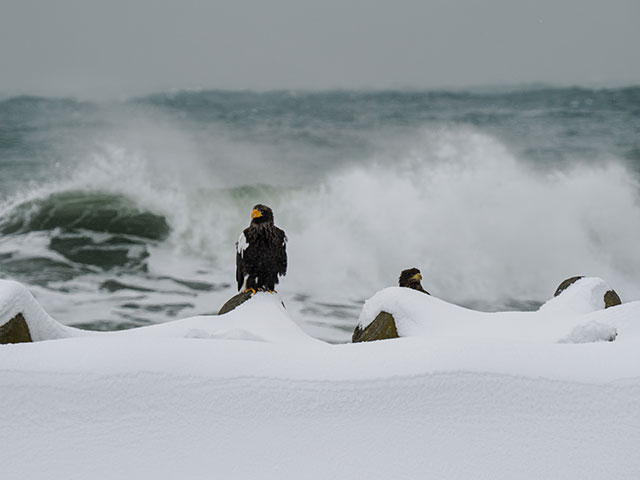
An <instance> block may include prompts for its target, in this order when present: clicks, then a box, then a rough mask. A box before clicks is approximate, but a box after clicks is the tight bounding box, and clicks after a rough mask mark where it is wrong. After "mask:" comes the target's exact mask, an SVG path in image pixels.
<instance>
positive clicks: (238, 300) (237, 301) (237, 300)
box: [218, 292, 253, 315]
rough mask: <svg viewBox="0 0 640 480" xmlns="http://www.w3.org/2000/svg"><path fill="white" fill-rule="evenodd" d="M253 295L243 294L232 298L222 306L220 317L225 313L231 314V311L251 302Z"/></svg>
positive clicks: (249, 293)
mask: <svg viewBox="0 0 640 480" xmlns="http://www.w3.org/2000/svg"><path fill="white" fill-rule="evenodd" d="M252 296H253V294H252V293H251V292H241V293H239V294H237V295H235V296H233V297H231V298H230V299H229V300H227V302H226V303H225V304H224V305H223V306H222V308H221V309H220V311H219V312H218V315H224V314H225V313H229V312H230V311H231V310H233V309H234V308H236V307H237V306H239V305H242V304H243V303H244V302H246V301H247V300H249V299H250V298H251V297H252Z"/></svg>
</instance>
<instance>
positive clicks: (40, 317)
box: [0, 280, 322, 344]
mask: <svg viewBox="0 0 640 480" xmlns="http://www.w3.org/2000/svg"><path fill="white" fill-rule="evenodd" d="M18 313H22V314H23V316H24V317H25V320H26V322H27V325H28V326H29V330H30V332H31V336H32V338H33V341H34V342H37V341H42V340H56V339H61V338H70V337H89V336H101V337H109V338H113V337H124V336H126V337H129V336H132V337H136V338H137V337H141V336H143V337H148V338H161V337H165V338H201V339H227V340H251V341H260V342H275V343H279V342H296V343H307V344H308V343H322V342H320V340H317V339H314V338H312V337H310V336H308V335H307V334H306V333H304V332H303V331H302V330H301V329H300V327H298V326H297V325H296V323H295V322H294V321H293V320H292V319H291V318H290V317H289V315H288V314H287V312H286V309H285V308H284V305H283V303H282V300H281V299H280V296H279V295H277V294H271V293H266V292H261V293H258V294H256V295H255V296H254V297H253V298H252V299H251V301H249V302H245V303H244V304H242V305H241V306H240V307H238V308H236V309H235V310H234V311H232V312H229V313H227V314H225V315H222V316H218V315H201V316H197V317H190V318H185V319H183V320H178V321H175V322H168V323H164V324H159V325H152V326H149V327H142V328H136V329H132V330H122V331H117V332H92V331H87V330H81V329H77V328H73V327H68V326H65V325H62V324H60V323H59V322H57V321H56V320H54V319H53V318H51V317H50V316H49V315H48V314H47V312H45V311H44V309H43V308H42V306H41V305H40V304H39V303H38V302H37V301H36V299H35V298H33V296H32V295H31V293H29V291H28V290H27V289H26V287H24V285H22V284H20V283H18V282H13V281H9V280H0V325H3V324H4V323H6V322H7V321H9V320H11V319H12V318H13V317H15V316H16V315H17V314H18Z"/></svg>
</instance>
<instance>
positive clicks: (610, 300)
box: [553, 275, 622, 308]
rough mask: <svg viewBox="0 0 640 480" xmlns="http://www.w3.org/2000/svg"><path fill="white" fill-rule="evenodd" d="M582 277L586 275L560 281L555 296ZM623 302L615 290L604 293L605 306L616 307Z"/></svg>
mask: <svg viewBox="0 0 640 480" xmlns="http://www.w3.org/2000/svg"><path fill="white" fill-rule="evenodd" d="M581 278H584V277H583V276H582V275H579V276H576V277H571V278H567V279H566V280H564V281H563V282H562V283H560V285H558V288H557V289H556V293H554V294H553V296H554V297H557V296H558V295H560V294H561V293H562V292H563V291H564V290H566V289H567V288H569V287H570V286H571V285H573V284H574V283H575V282H577V281H578V280H580V279H581ZM621 304H622V301H621V300H620V297H619V296H618V294H617V293H616V291H615V290H608V291H607V292H606V293H605V294H604V308H609V307H615V306H616V305H621Z"/></svg>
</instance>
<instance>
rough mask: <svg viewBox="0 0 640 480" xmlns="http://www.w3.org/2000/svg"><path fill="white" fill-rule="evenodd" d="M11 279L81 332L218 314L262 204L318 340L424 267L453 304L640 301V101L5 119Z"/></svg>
mask: <svg viewBox="0 0 640 480" xmlns="http://www.w3.org/2000/svg"><path fill="white" fill-rule="evenodd" d="M0 119H1V122H0V169H1V171H2V176H1V178H0V198H1V199H2V201H1V203H0V232H1V233H2V238H1V239H0V275H1V276H3V277H5V278H13V279H17V280H19V281H22V282H24V283H26V284H27V285H29V286H30V288H32V291H33V292H34V293H35V294H36V296H37V297H38V299H39V300H40V301H41V302H42V303H43V305H44V306H45V308H47V309H48V310H49V311H50V313H52V314H53V315H54V316H55V317H56V318H58V319H59V320H60V321H62V322H63V323H68V324H75V325H81V326H85V327H89V328H101V329H113V328H126V327H131V326H136V325H143V324H148V323H156V322H161V321H166V320H169V319H172V318H181V317H185V316H188V315H193V314H199V313H212V312H217V310H218V308H219V307H220V305H221V304H222V303H223V302H224V300H226V298H228V297H230V296H231V295H232V294H234V292H235V287H234V285H233V284H234V269H235V263H234V255H235V253H234V252H235V250H234V243H235V241H236V239H237V237H238V235H239V233H240V231H241V230H242V229H243V228H244V227H246V225H247V224H248V223H249V213H250V210H251V207H252V206H253V205H254V204H256V203H266V204H268V205H270V206H271V207H272V208H273V209H274V212H275V219H276V223H277V224H278V225H279V226H280V227H281V228H283V229H284V230H285V231H286V232H287V235H288V238H289V243H288V253H289V273H288V275H287V276H286V277H284V278H283V279H282V281H281V288H280V289H279V291H280V293H281V294H282V296H283V298H284V300H285V302H286V303H287V307H288V308H289V309H290V311H291V312H292V315H293V316H294V318H296V319H297V320H298V321H299V322H300V323H301V325H302V326H303V328H305V329H307V331H309V332H310V333H312V334H314V335H317V336H320V337H321V338H325V339H329V340H333V341H342V340H346V339H347V338H348V337H349V336H350V332H351V331H352V329H353V326H354V325H355V321H356V319H357V316H358V312H359V309H360V306H361V303H362V301H363V300H364V299H366V298H367V297H369V296H371V295H372V294H373V293H375V291H377V290H379V289H381V288H383V287H386V286H389V285H394V284H396V282H397V277H398V275H399V273H400V271H401V270H402V269H404V268H408V267H413V266H416V267H419V268H420V269H421V270H422V272H423V276H424V281H423V284H424V286H425V288H426V289H427V290H429V291H430V292H431V293H432V294H434V295H436V296H438V297H441V298H443V299H446V300H448V301H452V302H456V303H460V304H464V305H468V306H472V307H476V308H481V309H487V310H499V309H507V308H535V307H536V306H537V305H539V304H540V303H542V302H544V301H545V300H547V299H548V298H549V297H550V296H551V295H552V294H553V292H554V290H555V288H556V286H557V285H558V284H559V283H560V281H562V280H563V279H565V278H567V277H569V276H573V275H578V274H581V275H595V276H600V277H602V278H604V279H605V280H606V281H607V282H608V283H609V284H610V285H611V286H612V287H614V288H615V289H616V290H617V291H618V293H620V295H621V297H622V298H623V301H630V300H637V299H639V298H640V281H639V280H638V278H637V273H636V272H638V271H639V270H640V253H639V252H638V249H637V247H636V244H637V239H638V238H640V203H639V202H638V193H639V191H640V190H639V184H638V181H639V177H638V171H639V170H638V165H639V164H640V154H639V152H640V144H639V143H638V142H640V140H639V138H640V135H638V134H639V133H640V89H638V88H636V89H621V90H604V91H603V90H600V91H591V90H578V89H559V90H539V91H529V92H527V91H522V92H511V93H503V94H500V93H493V94H466V93H458V94H450V93H437V92H431V93H430V92H426V93H420V92H417V93H416V92H413V93H411V92H377V93H376V92H371V93H358V92H329V93H317V94H310V93H304V94H293V93H284V92H282V93H267V94H253V93H229V92H200V93H183V92H181V93H176V94H166V95H155V96H150V97H144V98H139V99H134V100H130V101H127V102H121V103H110V104H98V103H90V102H76V101H73V100H55V99H42V98H30V97H19V98H12V99H8V100H5V101H2V102H0Z"/></svg>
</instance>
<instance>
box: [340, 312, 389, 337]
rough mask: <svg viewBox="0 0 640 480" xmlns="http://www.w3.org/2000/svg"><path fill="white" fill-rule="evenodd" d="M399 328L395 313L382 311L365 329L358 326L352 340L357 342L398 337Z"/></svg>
mask: <svg viewBox="0 0 640 480" xmlns="http://www.w3.org/2000/svg"><path fill="white" fill-rule="evenodd" d="M398 337H399V335H398V329H397V328H396V321H395V319H394V318H393V315H391V314H390V313H387V312H380V313H379V314H378V315H377V316H376V318H375V319H374V320H373V322H371V323H370V324H369V325H367V326H366V327H365V328H364V329H362V328H360V326H359V325H358V326H356V329H355V331H354V332H353V336H352V337H351V341H352V342H353V343H357V342H373V341H374V340H387V339H389V338H398Z"/></svg>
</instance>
